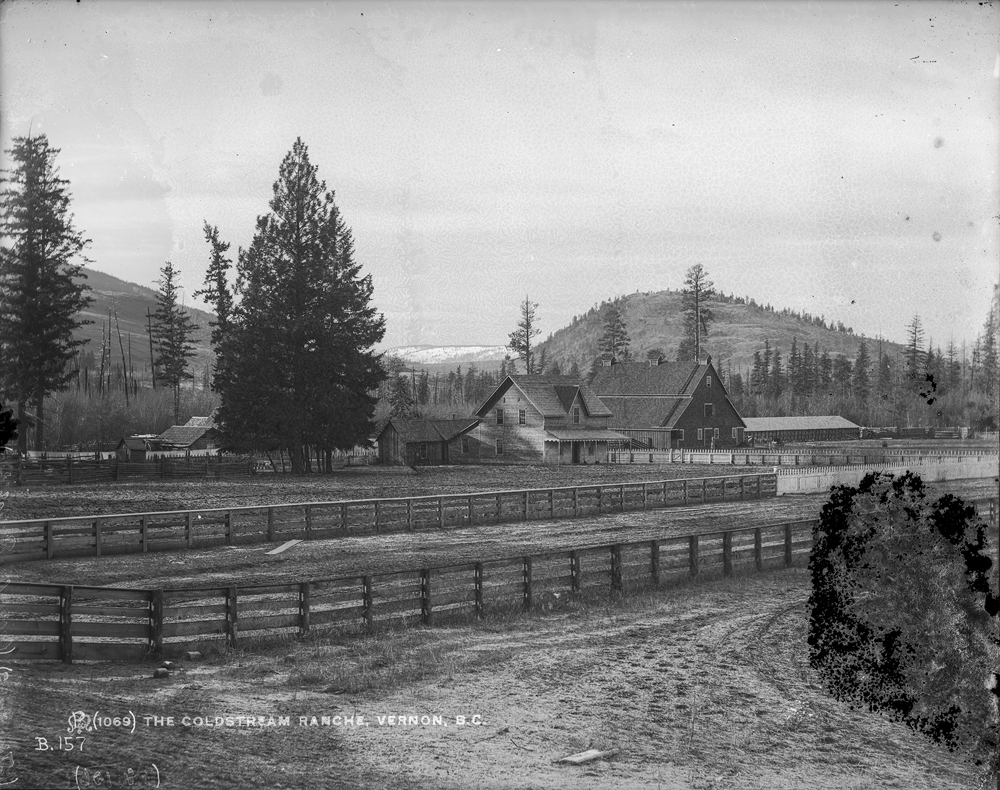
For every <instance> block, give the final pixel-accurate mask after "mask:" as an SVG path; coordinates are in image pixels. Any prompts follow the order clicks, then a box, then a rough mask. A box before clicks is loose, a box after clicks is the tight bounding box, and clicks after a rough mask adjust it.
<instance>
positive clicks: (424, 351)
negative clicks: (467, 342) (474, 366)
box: [385, 346, 510, 365]
mask: <svg viewBox="0 0 1000 790" xmlns="http://www.w3.org/2000/svg"><path fill="white" fill-rule="evenodd" d="M385 353H386V356H397V357H401V358H402V359H403V360H404V361H406V362H407V363H409V364H411V365H440V364H452V365H467V364H469V363H470V362H476V363H487V362H494V363H496V364H497V365H499V364H500V360H502V359H503V358H504V357H505V356H507V354H509V353H510V351H509V350H508V348H507V347H506V346H397V347H395V348H387V349H386V350H385Z"/></svg>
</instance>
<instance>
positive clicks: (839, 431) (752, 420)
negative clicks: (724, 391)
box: [743, 416, 861, 444]
mask: <svg viewBox="0 0 1000 790" xmlns="http://www.w3.org/2000/svg"><path fill="white" fill-rule="evenodd" d="M743 422H744V423H746V426H747V427H746V437H747V440H748V441H749V440H751V439H752V440H753V443H754V444H760V443H761V442H770V441H780V442H830V441H837V440H844V439H860V438H861V426H860V425H855V424H854V423H853V422H851V421H850V420H845V419H844V418H843V417H836V416H826V417H744V418H743Z"/></svg>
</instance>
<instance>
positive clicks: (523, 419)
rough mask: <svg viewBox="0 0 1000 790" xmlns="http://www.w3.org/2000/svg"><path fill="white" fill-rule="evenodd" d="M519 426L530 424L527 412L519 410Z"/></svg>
mask: <svg viewBox="0 0 1000 790" xmlns="http://www.w3.org/2000/svg"><path fill="white" fill-rule="evenodd" d="M517 424H518V425H527V424H528V412H526V411H525V410H524V409H518V410H517Z"/></svg>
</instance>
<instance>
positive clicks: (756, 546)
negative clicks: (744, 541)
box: [753, 527, 764, 571]
mask: <svg viewBox="0 0 1000 790" xmlns="http://www.w3.org/2000/svg"><path fill="white" fill-rule="evenodd" d="M753 564H754V567H755V568H756V569H757V570H758V571H759V570H761V569H763V567H764V557H763V553H762V551H761V535H760V527H757V528H756V529H754V531H753Z"/></svg>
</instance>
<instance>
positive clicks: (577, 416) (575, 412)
mask: <svg viewBox="0 0 1000 790" xmlns="http://www.w3.org/2000/svg"><path fill="white" fill-rule="evenodd" d="M573 422H574V424H576V423H579V422H580V407H579V406H574V407H573Z"/></svg>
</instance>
